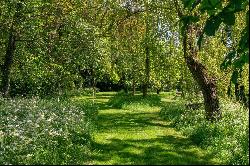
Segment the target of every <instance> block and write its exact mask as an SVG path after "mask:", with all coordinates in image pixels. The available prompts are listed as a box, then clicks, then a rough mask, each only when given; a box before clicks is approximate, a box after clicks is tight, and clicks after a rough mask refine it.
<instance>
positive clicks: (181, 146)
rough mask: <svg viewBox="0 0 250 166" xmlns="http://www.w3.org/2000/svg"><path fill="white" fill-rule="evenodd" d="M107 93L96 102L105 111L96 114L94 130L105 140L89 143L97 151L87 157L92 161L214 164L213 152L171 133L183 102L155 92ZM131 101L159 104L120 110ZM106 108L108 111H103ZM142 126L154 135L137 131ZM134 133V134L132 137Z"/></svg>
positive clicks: (110, 162)
mask: <svg viewBox="0 0 250 166" xmlns="http://www.w3.org/2000/svg"><path fill="white" fill-rule="evenodd" d="M109 97H110V99H109V101H108V102H100V103H98V107H99V110H104V111H103V112H102V113H101V114H99V115H98V117H97V118H96V123H97V125H96V131H97V133H98V134H103V136H101V137H100V138H101V139H103V140H104V141H97V142H93V143H92V148H93V151H94V152H96V153H93V155H92V156H90V159H91V161H92V162H93V163H94V164H115V165H121V164H136V165H151V164H153V165H159V164H164V165H168V164H169V165H176V164H179V165H184V164H197V165H206V164H214V163H213V162H212V161H211V159H212V158H213V156H211V155H209V154H206V153H203V152H200V149H199V148H197V147H195V146H194V145H193V143H192V142H191V141H190V139H188V138H185V137H180V136H178V135H176V134H175V133H171V131H173V130H174V129H173V125H172V124H171V122H173V120H174V119H177V118H180V116H181V113H182V112H183V111H184V110H185V107H184V105H183V104H181V103H175V102H174V101H173V102H171V101H168V102H166V101H165V102H162V101H161V98H160V96H158V95H150V96H148V97H146V98H143V97H142V96H141V95H136V96H132V95H124V94H116V95H115V96H113V97H112V96H109ZM109 97H107V96H106V94H100V95H97V97H96V98H97V99H103V98H105V99H107V98H109ZM134 103H141V104H142V105H143V104H145V105H146V104H147V105H148V106H151V107H153V106H158V107H160V112H158V111H155V112H147V111H137V112H136V111H135V112H126V111H125V112H124V111H120V110H119V109H121V108H123V106H124V105H129V104H134ZM112 109H114V113H113V112H112ZM106 110H108V112H109V113H106ZM166 122H170V123H166ZM145 130H147V132H148V131H149V133H147V134H149V135H150V134H152V135H153V136H152V137H147V136H145V137H144V136H143V135H140V133H141V134H145V133H143V132H144V131H145ZM156 130H157V131H156ZM168 130H169V132H167V131H168ZM163 131H165V132H166V134H165V132H164V134H162V133H161V134H160V135H156V134H155V132H163ZM112 134H114V135H113V136H112ZM133 134H134V135H136V136H135V137H133ZM100 138H99V140H100ZM93 163H92V164H93Z"/></svg>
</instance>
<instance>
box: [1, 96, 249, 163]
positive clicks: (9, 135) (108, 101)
mask: <svg viewBox="0 0 250 166" xmlns="http://www.w3.org/2000/svg"><path fill="white" fill-rule="evenodd" d="M185 103H186V101H184V100H182V99H181V98H180V97H176V96H174V95H173V94H172V93H162V94H161V95H155V94H151V95H149V96H148V97H146V98H143V97H142V96H141V94H136V95H135V96H132V95H126V94H123V93H114V92H99V93H97V95H96V97H92V96H91V94H90V93H84V92H79V93H77V95H74V94H71V93H70V95H64V96H62V97H59V98H49V99H39V98H33V99H23V98H20V99H12V100H3V99H0V113H1V114H0V121H1V125H0V143H1V144H0V145H1V146H0V164H1V165H3V164H90V165H93V164H94V165H100V164H101V165H110V164H114V165H123V164H129V165H151V164H153V165H190V164H191V165H193V164H195V165H211V164H246V165H247V164H249V159H248V156H249V143H248V141H249V125H248V121H249V120H248V118H249V116H248V110H246V109H244V108H243V107H241V106H239V105H238V104H236V103H234V104H233V103H232V102H228V101H222V102H221V103H222V104H221V105H222V113H223V120H222V121H220V122H218V123H214V124H212V123H210V122H208V121H206V120H204V119H205V118H204V110H203V109H204V108H201V109H199V110H187V109H186V108H185ZM97 110H98V111H97ZM2 124H3V125H2Z"/></svg>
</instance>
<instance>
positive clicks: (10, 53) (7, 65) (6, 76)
mask: <svg viewBox="0 0 250 166" xmlns="http://www.w3.org/2000/svg"><path fill="white" fill-rule="evenodd" d="M15 38H16V37H15V35H14V34H13V28H11V30H10V34H9V38H8V43H7V48H6V53H5V59H4V64H3V66H2V95H3V97H8V96H9V88H10V71H11V66H12V63H13V59H14V52H15V48H16V40H15Z"/></svg>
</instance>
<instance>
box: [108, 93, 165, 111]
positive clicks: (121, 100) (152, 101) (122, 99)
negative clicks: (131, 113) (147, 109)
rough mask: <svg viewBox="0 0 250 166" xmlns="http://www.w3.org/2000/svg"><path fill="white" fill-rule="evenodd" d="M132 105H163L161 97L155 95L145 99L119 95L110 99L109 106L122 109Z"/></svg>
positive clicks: (137, 96) (139, 96)
mask: <svg viewBox="0 0 250 166" xmlns="http://www.w3.org/2000/svg"><path fill="white" fill-rule="evenodd" d="M131 103H143V104H147V105H149V106H158V105H159V104H160V103H161V98H160V96H159V95H153V94H152V95H148V96H146V97H143V96H142V95H135V96H133V95H131V94H123V93H117V94H116V95H115V96H114V97H112V98H110V100H109V101H108V103H107V104H108V105H110V106H112V107H113V108H118V109H121V108H122V107H123V106H124V105H128V104H131Z"/></svg>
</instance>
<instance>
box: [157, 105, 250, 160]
mask: <svg viewBox="0 0 250 166" xmlns="http://www.w3.org/2000/svg"><path fill="white" fill-rule="evenodd" d="M221 109H222V113H223V119H222V120H221V121H219V122H218V123H211V122H209V121H204V120H203V119H204V110H203V109H199V110H187V109H186V108H185V106H184V103H181V102H180V103H174V104H171V105H167V106H166V107H164V108H163V109H162V110H161V114H160V115H161V116H163V117H164V118H165V119H166V120H170V119H171V120H173V122H172V125H174V126H175V127H176V128H178V129H179V130H181V131H182V132H183V133H184V134H185V135H187V136H189V137H190V138H191V139H192V141H193V142H194V143H196V144H197V145H199V146H201V147H203V148H205V149H208V150H210V151H211V152H212V153H213V154H214V155H215V156H216V157H218V158H221V159H222V161H224V164H233V165H238V164H239V165H248V164H249V110H247V109H245V108H243V107H242V106H240V105H239V104H236V103H232V102H229V101H226V100H223V102H222V108H221Z"/></svg>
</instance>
